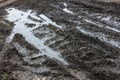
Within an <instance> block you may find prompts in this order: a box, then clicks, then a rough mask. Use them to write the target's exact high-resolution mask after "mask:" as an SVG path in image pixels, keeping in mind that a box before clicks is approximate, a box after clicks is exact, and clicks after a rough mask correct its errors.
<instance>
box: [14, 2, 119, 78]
mask: <svg viewBox="0 0 120 80" xmlns="http://www.w3.org/2000/svg"><path fill="white" fill-rule="evenodd" d="M56 5H57V4H56ZM58 5H60V6H61V5H63V8H61V7H59V6H57V7H56V6H54V7H56V9H55V10H52V11H50V12H51V13H50V12H48V13H46V15H47V16H48V17H53V18H54V21H56V23H59V24H62V25H64V26H63V27H62V30H61V28H59V27H55V25H53V24H55V23H53V24H51V25H46V23H45V24H44V23H43V24H44V25H42V26H41V27H38V25H40V24H39V22H41V20H42V21H43V22H44V21H46V19H44V18H45V17H39V18H38V15H37V14H36V15H33V16H32V17H30V16H29V17H28V18H30V20H31V21H32V23H33V22H34V21H35V24H36V23H38V25H35V24H34V23H33V24H31V23H30V24H29V23H28V24H26V26H27V28H29V29H30V30H31V32H33V35H34V36H35V37H37V38H38V39H40V40H43V41H44V43H43V44H44V45H46V46H48V47H50V48H51V49H53V50H54V51H60V53H61V54H62V55H63V56H64V58H65V59H66V60H67V61H68V62H69V65H68V66H67V67H66V66H64V65H62V64H61V63H60V64H59V65H58V64H57V63H56V61H55V62H54V61H51V60H50V59H48V57H46V56H43V55H41V54H39V53H41V52H40V51H39V50H36V49H34V48H33V47H34V46H32V45H28V44H30V43H28V42H29V41H28V42H25V41H26V40H25V39H24V37H25V36H23V37H22V39H24V40H22V39H19V37H20V36H18V37H15V38H14V39H17V38H18V40H15V41H14V40H13V45H14V46H15V47H16V49H17V50H18V51H19V54H21V55H22V58H23V60H24V61H25V62H27V63H28V65H30V67H27V68H28V69H29V70H31V71H33V72H35V73H39V72H41V69H43V68H41V69H39V68H40V67H44V68H45V67H46V66H44V64H45V65H46V64H47V66H50V67H48V69H49V68H50V72H51V74H54V75H55V74H57V75H67V74H68V75H67V76H69V78H68V79H70V78H72V79H73V80H76V79H78V80H81V79H83V80H84V79H85V80H87V79H88V75H91V76H93V77H94V76H95V75H94V74H95V73H96V74H97V70H96V69H98V70H100V71H102V70H103V69H102V68H103V67H111V68H110V69H109V70H107V71H111V70H113V68H115V67H114V64H117V63H115V62H114V58H115V57H116V56H118V55H119V51H118V50H119V49H116V48H115V49H114V48H110V45H111V46H112V47H114V46H115V45H116V42H115V44H111V42H110V41H109V40H112V39H113V40H114V41H118V44H119V37H118V36H119V26H118V25H115V23H116V21H115V23H111V24H110V23H109V22H108V21H106V20H104V19H100V18H98V19H97V20H96V15H94V14H97V13H93V15H89V14H86V13H85V12H84V13H83V12H78V13H73V12H74V10H73V11H72V9H71V8H69V6H68V5H67V4H64V2H62V4H61V3H60V4H58ZM71 5H74V4H71ZM58 8H59V10H60V11H59V10H58ZM70 9H71V11H70ZM63 11H65V12H63ZM76 11H77V10H76ZM71 13H72V14H71ZM90 14H91V13H90ZM51 15H52V16H51ZM61 15H62V16H61ZM21 16H23V14H21ZM99 16H102V17H103V18H106V17H104V15H102V14H100V15H99ZM99 16H98V17H99ZM105 16H106V15H105ZM12 18H13V17H12ZM39 19H40V20H39ZM19 20H20V19H18V21H19ZM112 20H113V21H112V22H114V19H112ZM110 21H111V20H110ZM103 22H104V23H103ZM23 23H24V22H23ZM47 24H48V23H47ZM35 26H36V27H35ZM105 26H106V27H105ZM114 26H115V27H114ZM81 30H82V31H81ZM111 32H112V33H111ZM111 35H112V37H111ZM102 37H103V38H102ZM96 38H97V39H96ZM106 39H107V41H109V43H108V44H109V45H106V44H103V43H106V42H105V41H106ZM14 42H15V43H14ZM32 44H33V43H32ZM118 44H117V46H116V47H118V48H119V45H118ZM33 45H34V44H33ZM30 46H32V48H28V47H30ZM42 49H43V48H42ZM112 49H113V50H112ZM43 50H44V49H43ZM21 51H23V52H21ZM26 51H27V52H26ZM32 51H33V52H32ZM23 53H24V54H23ZM117 53H118V55H117ZM118 62H119V61H118ZM58 63H59V62H58ZM51 65H53V66H52V67H51ZM56 65H58V66H59V67H60V69H61V68H62V69H61V70H60V69H59V67H58V69H55V68H56V67H55V66H56ZM36 66H37V67H36ZM117 66H119V65H117ZM101 69H102V70H101ZM54 70H55V71H56V72H54ZM61 71H63V72H62V73H59V72H61ZM64 71H65V72H64ZM103 71H104V70H103ZM57 72H58V73H57ZM86 72H87V73H86ZM92 72H94V74H92ZM98 72H99V71H98ZM112 72H113V73H115V72H114V71H112ZM101 73H102V72H101ZM103 74H105V73H104V72H103ZM71 76H72V77H71ZM73 77H74V78H73ZM82 77H83V78H82ZM109 77H110V76H109ZM98 78H99V77H98ZM88 80H89V79H88ZM103 80H104V79H103Z"/></svg>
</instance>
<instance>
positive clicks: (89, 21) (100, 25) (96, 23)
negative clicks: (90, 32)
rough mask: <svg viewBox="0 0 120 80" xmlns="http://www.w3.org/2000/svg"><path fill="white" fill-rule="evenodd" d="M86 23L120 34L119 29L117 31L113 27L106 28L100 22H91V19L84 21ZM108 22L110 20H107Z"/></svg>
mask: <svg viewBox="0 0 120 80" xmlns="http://www.w3.org/2000/svg"><path fill="white" fill-rule="evenodd" d="M84 20H85V21H86V22H88V23H91V24H94V25H97V26H99V27H101V28H107V29H110V30H112V31H115V32H118V33H120V30H118V29H116V28H113V27H109V26H107V25H106V26H104V25H102V24H101V23H98V22H94V21H92V20H89V19H84ZM107 20H108V19H107Z"/></svg>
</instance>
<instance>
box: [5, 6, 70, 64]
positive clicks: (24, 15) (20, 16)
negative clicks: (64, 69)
mask: <svg viewBox="0 0 120 80" xmlns="http://www.w3.org/2000/svg"><path fill="white" fill-rule="evenodd" d="M6 11H7V12H8V14H7V17H6V19H7V20H8V21H10V22H14V24H15V25H14V28H13V31H12V33H11V35H10V36H8V38H7V39H6V41H7V42H8V43H10V42H11V41H12V40H13V38H14V36H15V34H16V33H19V34H21V35H23V37H24V38H25V40H26V41H27V42H29V43H30V44H32V45H33V46H34V47H36V48H37V49H39V50H40V51H41V52H42V53H43V54H44V55H46V56H48V57H49V58H51V59H55V60H58V61H59V62H61V63H63V64H64V65H68V63H67V62H66V61H65V60H64V59H63V58H62V55H61V54H60V52H56V51H54V50H52V49H50V48H49V47H48V46H46V45H44V42H45V41H44V40H40V39H39V38H37V37H35V35H34V34H33V32H32V30H33V29H36V28H38V27H40V26H42V25H49V24H51V25H53V26H55V27H57V28H59V29H61V28H62V26H59V25H57V24H56V23H55V22H53V21H52V20H50V19H49V18H48V17H46V16H45V15H43V14H40V15H39V16H36V13H32V10H28V11H26V12H23V11H21V10H18V9H15V8H9V9H6ZM29 16H30V17H32V18H34V19H36V20H41V21H42V22H41V23H40V22H37V21H33V20H30V19H29ZM26 23H27V24H35V27H34V28H28V27H27V26H26V25H25V24H26Z"/></svg>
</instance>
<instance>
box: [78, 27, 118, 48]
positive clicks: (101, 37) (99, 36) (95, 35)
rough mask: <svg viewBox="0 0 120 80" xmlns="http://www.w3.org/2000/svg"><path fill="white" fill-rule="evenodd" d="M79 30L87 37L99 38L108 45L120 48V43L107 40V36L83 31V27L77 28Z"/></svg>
mask: <svg viewBox="0 0 120 80" xmlns="http://www.w3.org/2000/svg"><path fill="white" fill-rule="evenodd" d="M77 29H78V30H79V31H80V32H82V33H83V34H85V35H89V36H90V37H94V38H98V39H99V40H101V41H103V42H105V43H108V44H111V45H113V46H116V47H118V48H120V42H118V41H115V40H113V39H109V38H107V35H105V34H103V33H99V32H89V31H87V30H84V29H82V28H81V27H77Z"/></svg>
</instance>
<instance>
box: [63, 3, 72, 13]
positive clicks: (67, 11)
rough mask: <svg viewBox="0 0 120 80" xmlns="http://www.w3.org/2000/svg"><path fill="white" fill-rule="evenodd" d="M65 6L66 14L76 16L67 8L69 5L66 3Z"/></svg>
mask: <svg viewBox="0 0 120 80" xmlns="http://www.w3.org/2000/svg"><path fill="white" fill-rule="evenodd" d="M63 5H64V6H65V8H64V9H63V11H64V12H66V13H69V14H74V13H73V12H72V11H70V10H68V8H67V6H68V5H67V4H66V3H64V4H63Z"/></svg>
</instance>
